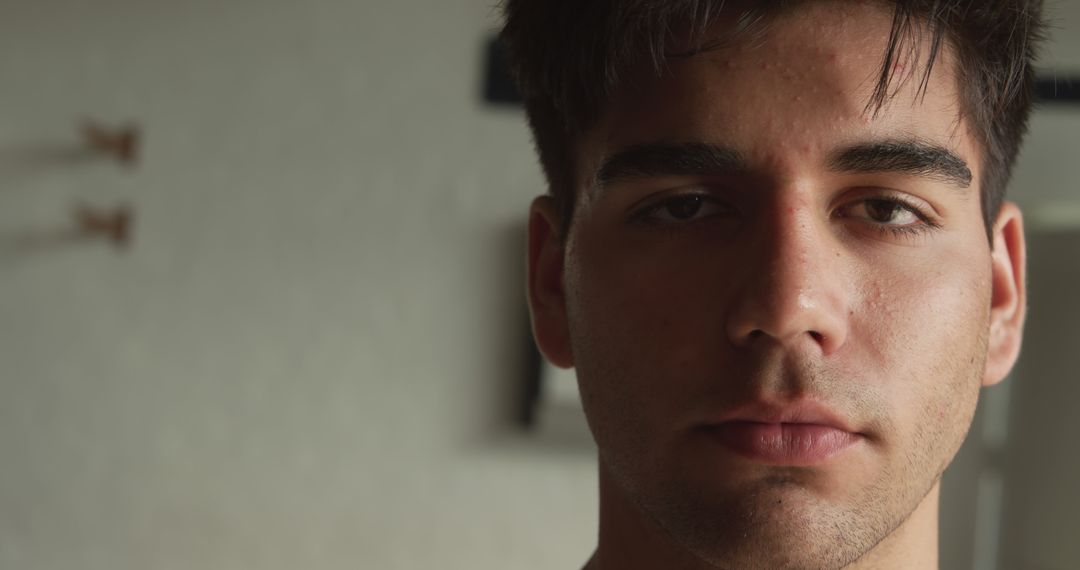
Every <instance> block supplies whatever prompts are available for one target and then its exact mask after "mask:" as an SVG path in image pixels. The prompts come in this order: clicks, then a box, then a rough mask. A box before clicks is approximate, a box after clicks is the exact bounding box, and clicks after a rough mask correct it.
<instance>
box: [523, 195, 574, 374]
mask: <svg viewBox="0 0 1080 570" xmlns="http://www.w3.org/2000/svg"><path fill="white" fill-rule="evenodd" d="M559 227H560V226H559V216H558V213H557V211H556V209H555V201H554V199H552V197H551V196H540V197H538V198H536V199H535V200H533V203H532V207H531V208H530V209H529V274H528V296H529V314H530V315H531V316H532V328H533V338H535V339H536V345H537V347H538V348H539V349H540V352H541V353H542V354H543V355H544V356H545V357H546V358H547V359H548V360H549V361H550V362H551V363H552V364H554V365H555V366H558V367H561V368H570V367H572V366H573V365H574V358H573V355H572V353H571V350H570V329H569V325H568V322H567V318H566V293H565V290H564V288H563V264H564V259H565V256H564V247H563V240H562V237H561V236H562V234H561V232H560V231H559Z"/></svg>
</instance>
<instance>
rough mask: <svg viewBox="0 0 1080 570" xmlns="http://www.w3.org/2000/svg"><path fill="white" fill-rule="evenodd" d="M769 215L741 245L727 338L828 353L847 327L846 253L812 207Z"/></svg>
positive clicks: (739, 343) (838, 344) (840, 341)
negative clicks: (740, 267) (739, 268)
mask: <svg viewBox="0 0 1080 570" xmlns="http://www.w3.org/2000/svg"><path fill="white" fill-rule="evenodd" d="M772 210H773V212H774V213H773V214H771V215H770V216H768V219H767V220H764V221H762V222H761V223H759V224H756V225H757V227H756V228H755V231H754V232H753V234H752V235H751V236H749V238H750V239H749V240H748V243H746V244H745V246H744V247H745V249H744V252H745V257H744V258H743V259H744V260H745V263H744V264H743V269H742V271H741V272H740V273H741V279H738V285H737V287H736V290H735V293H734V295H735V296H734V298H733V299H732V301H731V303H730V304H729V305H728V307H729V309H728V311H729V312H728V315H727V322H726V328H727V334H728V336H729V338H730V340H731V342H732V344H733V345H735V346H736V347H738V348H750V347H754V346H757V345H761V344H765V343H779V344H781V345H784V346H785V347H786V348H789V349H798V350H808V349H809V350H816V351H819V353H820V354H822V355H825V356H828V355H831V354H833V353H835V352H836V351H838V350H839V349H840V348H841V347H842V346H843V345H844V343H845V342H846V340H847V336H848V327H849V322H848V318H847V317H848V304H849V303H848V302H847V301H848V300H847V295H846V294H845V289H846V288H847V287H848V286H849V285H848V284H847V283H846V281H847V279H846V276H845V273H846V272H845V271H844V267H843V260H844V254H843V252H842V249H841V247H840V245H839V242H838V241H837V240H836V239H835V238H834V237H833V235H832V233H831V231H830V230H829V227H828V220H819V219H817V218H816V217H815V215H814V213H813V211H812V208H809V207H798V206H790V207H786V208H774V209H772Z"/></svg>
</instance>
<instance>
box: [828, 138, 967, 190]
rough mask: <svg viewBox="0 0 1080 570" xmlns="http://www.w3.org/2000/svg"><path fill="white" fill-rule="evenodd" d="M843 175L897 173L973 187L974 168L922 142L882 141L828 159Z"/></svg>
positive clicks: (845, 150) (850, 148) (954, 155)
mask: <svg viewBox="0 0 1080 570" xmlns="http://www.w3.org/2000/svg"><path fill="white" fill-rule="evenodd" d="M829 168H831V169H832V170H836V171H841V172H898V173H902V174H909V175H912V176H919V177H923V178H929V179H932V180H937V181H939V182H943V183H946V184H950V185H953V186H957V187H959V188H970V187H971V181H972V179H973V177H972V174H971V169H970V168H968V165H967V163H966V162H964V160H963V159H962V158H960V157H959V156H957V155H956V154H955V153H953V152H952V151H950V150H948V149H946V148H944V147H941V146H937V145H934V144H930V143H926V142H922V141H919V140H899V141H882V142H872V143H866V144H859V145H855V146H851V147H848V148H844V149H841V150H839V151H837V152H836V153H834V154H833V155H832V157H831V158H830V159H829Z"/></svg>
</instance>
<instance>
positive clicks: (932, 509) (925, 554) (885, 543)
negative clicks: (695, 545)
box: [582, 464, 940, 570]
mask: <svg viewBox="0 0 1080 570" xmlns="http://www.w3.org/2000/svg"><path fill="white" fill-rule="evenodd" d="M939 496H940V482H938V483H935V484H934V487H933V488H932V489H931V490H930V492H929V493H927V495H926V497H925V498H923V500H922V502H920V503H919V505H918V506H917V507H916V508H915V510H914V511H913V512H912V513H911V516H909V517H908V518H907V520H905V521H904V522H903V523H902V524H901V525H900V526H899V527H897V528H896V530H894V531H893V532H892V533H890V534H889V535H888V536H886V537H885V538H884V539H883V540H882V541H881V542H880V543H878V545H877V546H875V547H874V548H873V549H872V550H870V551H869V552H867V553H866V554H865V555H863V556H862V557H861V558H860V559H859V560H857V561H856V562H855V563H853V564H851V565H848V566H846V567H844V568H843V569H842V570H937V569H938V501H939ZM655 568H665V569H670V570H721V569H718V568H716V567H714V566H712V565H710V564H707V563H706V562H704V561H703V560H701V559H700V558H698V557H696V556H694V555H693V554H692V553H690V552H689V551H687V550H686V549H684V548H683V547H682V546H681V545H680V544H679V543H678V542H676V541H675V540H674V539H672V537H671V536H669V535H668V534H667V533H666V532H665V531H664V530H662V529H661V528H660V527H659V526H658V525H657V524H656V523H655V522H654V521H653V520H652V519H651V518H650V517H649V516H648V515H646V514H644V513H643V512H641V510H640V509H639V508H638V507H637V506H636V505H635V504H634V503H633V502H632V501H630V500H628V498H627V497H626V495H625V493H624V492H623V491H622V489H621V488H619V487H618V486H617V485H616V484H615V482H614V481H612V480H611V477H610V476H609V475H608V474H607V472H606V469H605V468H604V466H603V465H602V464H601V466H600V537H599V542H598V545H597V548H596V551H595V552H594V553H593V556H592V558H590V559H589V561H588V563H587V564H586V565H585V567H584V568H583V569H582V570H653V569H655Z"/></svg>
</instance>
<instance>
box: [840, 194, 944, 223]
mask: <svg viewBox="0 0 1080 570" xmlns="http://www.w3.org/2000/svg"><path fill="white" fill-rule="evenodd" d="M845 216H846V217H849V218H858V219H864V220H869V221H871V222H873V223H875V224H881V225H888V226H915V225H919V224H920V223H925V222H926V219H925V217H924V216H923V215H922V214H921V213H920V212H919V211H918V210H917V209H915V208H914V207H912V206H909V205H907V204H905V203H903V202H901V201H899V200H890V199H887V198H872V199H868V200H863V201H861V202H858V203H856V204H855V205H854V206H852V207H850V208H849V209H848V210H847V212H846V213H845Z"/></svg>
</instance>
